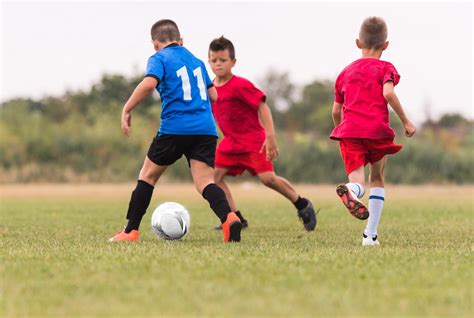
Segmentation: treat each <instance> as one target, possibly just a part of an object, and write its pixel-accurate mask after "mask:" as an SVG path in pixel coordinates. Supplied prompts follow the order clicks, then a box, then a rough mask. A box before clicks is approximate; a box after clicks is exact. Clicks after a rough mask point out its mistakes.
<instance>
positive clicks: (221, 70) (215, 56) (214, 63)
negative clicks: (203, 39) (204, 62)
mask: <svg viewBox="0 0 474 318" xmlns="http://www.w3.org/2000/svg"><path fill="white" fill-rule="evenodd" d="M209 65H211V69H212V72H213V73H214V74H215V75H216V76H217V77H225V76H228V75H229V74H232V67H234V65H235V59H234V60H232V59H231V58H230V56H229V50H227V49H226V50H222V51H209Z"/></svg>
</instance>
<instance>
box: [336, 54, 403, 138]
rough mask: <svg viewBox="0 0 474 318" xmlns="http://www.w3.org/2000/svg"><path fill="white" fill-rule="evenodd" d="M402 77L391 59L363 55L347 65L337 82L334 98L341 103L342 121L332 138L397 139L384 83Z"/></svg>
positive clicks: (397, 80)
mask: <svg viewBox="0 0 474 318" xmlns="http://www.w3.org/2000/svg"><path fill="white" fill-rule="evenodd" d="M399 80H400V75H399V74H398V72H397V70H396V69H395V67H394V66H393V65H392V63H390V62H386V61H381V60H379V59H375V58H362V59H359V60H356V61H354V62H352V63H351V64H350V65H348V66H347V67H346V68H345V69H344V70H343V71H342V72H341V74H339V76H338V77H337V80H336V83H335V90H334V100H335V101H336V103H340V104H342V120H341V122H340V123H339V125H337V126H336V128H334V130H333V131H332V133H331V136H330V138H331V139H341V138H367V139H382V138H392V139H393V138H395V133H394V131H393V129H392V128H391V127H390V120H389V111H388V107H387V101H386V100H385V98H384V96H383V85H384V84H385V83H386V82H388V81H391V82H393V85H394V86H395V85H397V84H398V82H399Z"/></svg>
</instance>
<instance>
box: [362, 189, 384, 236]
mask: <svg viewBox="0 0 474 318" xmlns="http://www.w3.org/2000/svg"><path fill="white" fill-rule="evenodd" d="M384 201H385V189H384V188H372V189H370V196H369V219H368V220H367V226H366V227H365V231H364V233H365V235H367V236H370V237H374V236H376V235H377V226H378V225H379V220H380V215H381V214H382V209H383V203H384Z"/></svg>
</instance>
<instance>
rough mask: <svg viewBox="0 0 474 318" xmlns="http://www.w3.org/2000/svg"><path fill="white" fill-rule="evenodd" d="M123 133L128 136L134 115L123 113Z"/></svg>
mask: <svg viewBox="0 0 474 318" xmlns="http://www.w3.org/2000/svg"><path fill="white" fill-rule="evenodd" d="M121 123H122V132H123V133H124V134H125V135H126V136H128V134H129V132H130V127H131V126H132V113H130V112H125V111H124V112H122V120H121Z"/></svg>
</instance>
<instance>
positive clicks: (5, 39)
mask: <svg viewBox="0 0 474 318" xmlns="http://www.w3.org/2000/svg"><path fill="white" fill-rule="evenodd" d="M0 1H2V2H1V7H0V8H1V9H0V10H1V42H0V45H1V51H0V57H1V65H0V67H1V79H0V87H1V94H0V100H1V101H2V102H4V101H6V100H8V99H11V98H15V97H30V98H42V97H44V96H48V95H56V96H59V95H61V94H63V93H64V92H65V91H66V90H87V89H89V88H90V87H91V85H92V84H93V83H95V82H97V81H98V80H99V79H100V78H101V76H102V74H104V73H109V74H112V73H113V74H122V75H125V76H129V75H136V74H142V73H143V72H144V71H145V67H146V61H147V59H148V57H149V56H151V55H152V54H153V53H154V51H153V47H152V45H151V43H150V35H149V30H150V27H151V25H152V24H153V23H154V22H156V21H157V20H159V19H164V18H168V19H173V20H175V21H176V22H177V24H178V26H179V28H180V31H181V34H182V36H183V39H184V45H185V46H186V47H187V48H188V49H189V50H190V51H191V52H193V53H194V54H195V55H196V56H197V57H199V58H201V59H202V60H204V61H205V62H207V49H208V45H209V42H210V41H211V40H212V39H214V38H216V37H219V36H221V35H224V36H226V37H227V38H229V39H230V40H232V41H233V43H234V45H235V47H236V57H237V64H236V66H235V68H234V73H235V74H236V75H239V76H243V77H246V78H248V79H249V80H251V81H253V82H255V83H256V84H257V85H258V83H259V81H260V80H261V79H262V78H263V77H264V75H265V73H266V72H268V71H269V70H270V69H273V70H276V71H280V72H289V74H290V78H291V80H292V81H293V82H294V84H295V85H298V86H300V87H301V86H302V85H305V84H309V83H310V82H312V81H313V80H316V79H330V80H335V78H336V77H337V75H338V74H339V72H340V71H341V70H342V69H343V68H344V67H345V66H346V65H348V64H350V63H351V62H352V61H353V60H355V59H358V58H359V57H360V55H361V52H360V50H358V49H357V47H356V46H355V39H356V38H357V36H358V31H359V27H360V24H361V23H362V21H363V20H364V18H365V17H367V16H373V15H375V16H381V17H383V18H384V19H385V20H386V22H387V25H388V33H389V34H388V40H389V42H390V44H389V47H388V49H387V50H386V51H385V52H384V54H383V56H382V59H383V60H387V61H390V62H392V63H393V64H394V65H395V67H396V68H397V69H398V71H399V73H400V74H401V81H400V84H399V85H398V86H397V88H396V92H397V94H398V96H399V98H400V100H401V102H402V105H403V106H404V108H405V110H406V112H407V114H408V115H409V117H411V118H412V120H413V121H415V122H421V121H423V120H425V119H426V116H427V115H428V114H429V115H430V116H431V117H432V118H435V119H436V118H439V117H440V116H441V115H442V114H445V113H453V112H458V113H461V114H463V115H464V116H466V117H468V118H471V119H474V109H473V80H472V74H473V63H472V56H473V22H472V16H473V5H472V2H470V1H449V2H439V1H438V2H427V1H409V2H389V3H380V1H379V2H374V1H372V2H359V1H350V0H348V1H345V2H316V1H301V2H291V1H232V2H231V1H219V2H209V1H207V2H203V1H197V0H195V1H187V2H178V1H174V2H163V1H140V2H138V1H61V2H58V1H49V2H43V1H30V2H22V1H4V0H0ZM208 71H209V72H210V68H209V67H208ZM210 74H211V77H212V73H211V72H210ZM124 102H125V101H124Z"/></svg>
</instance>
